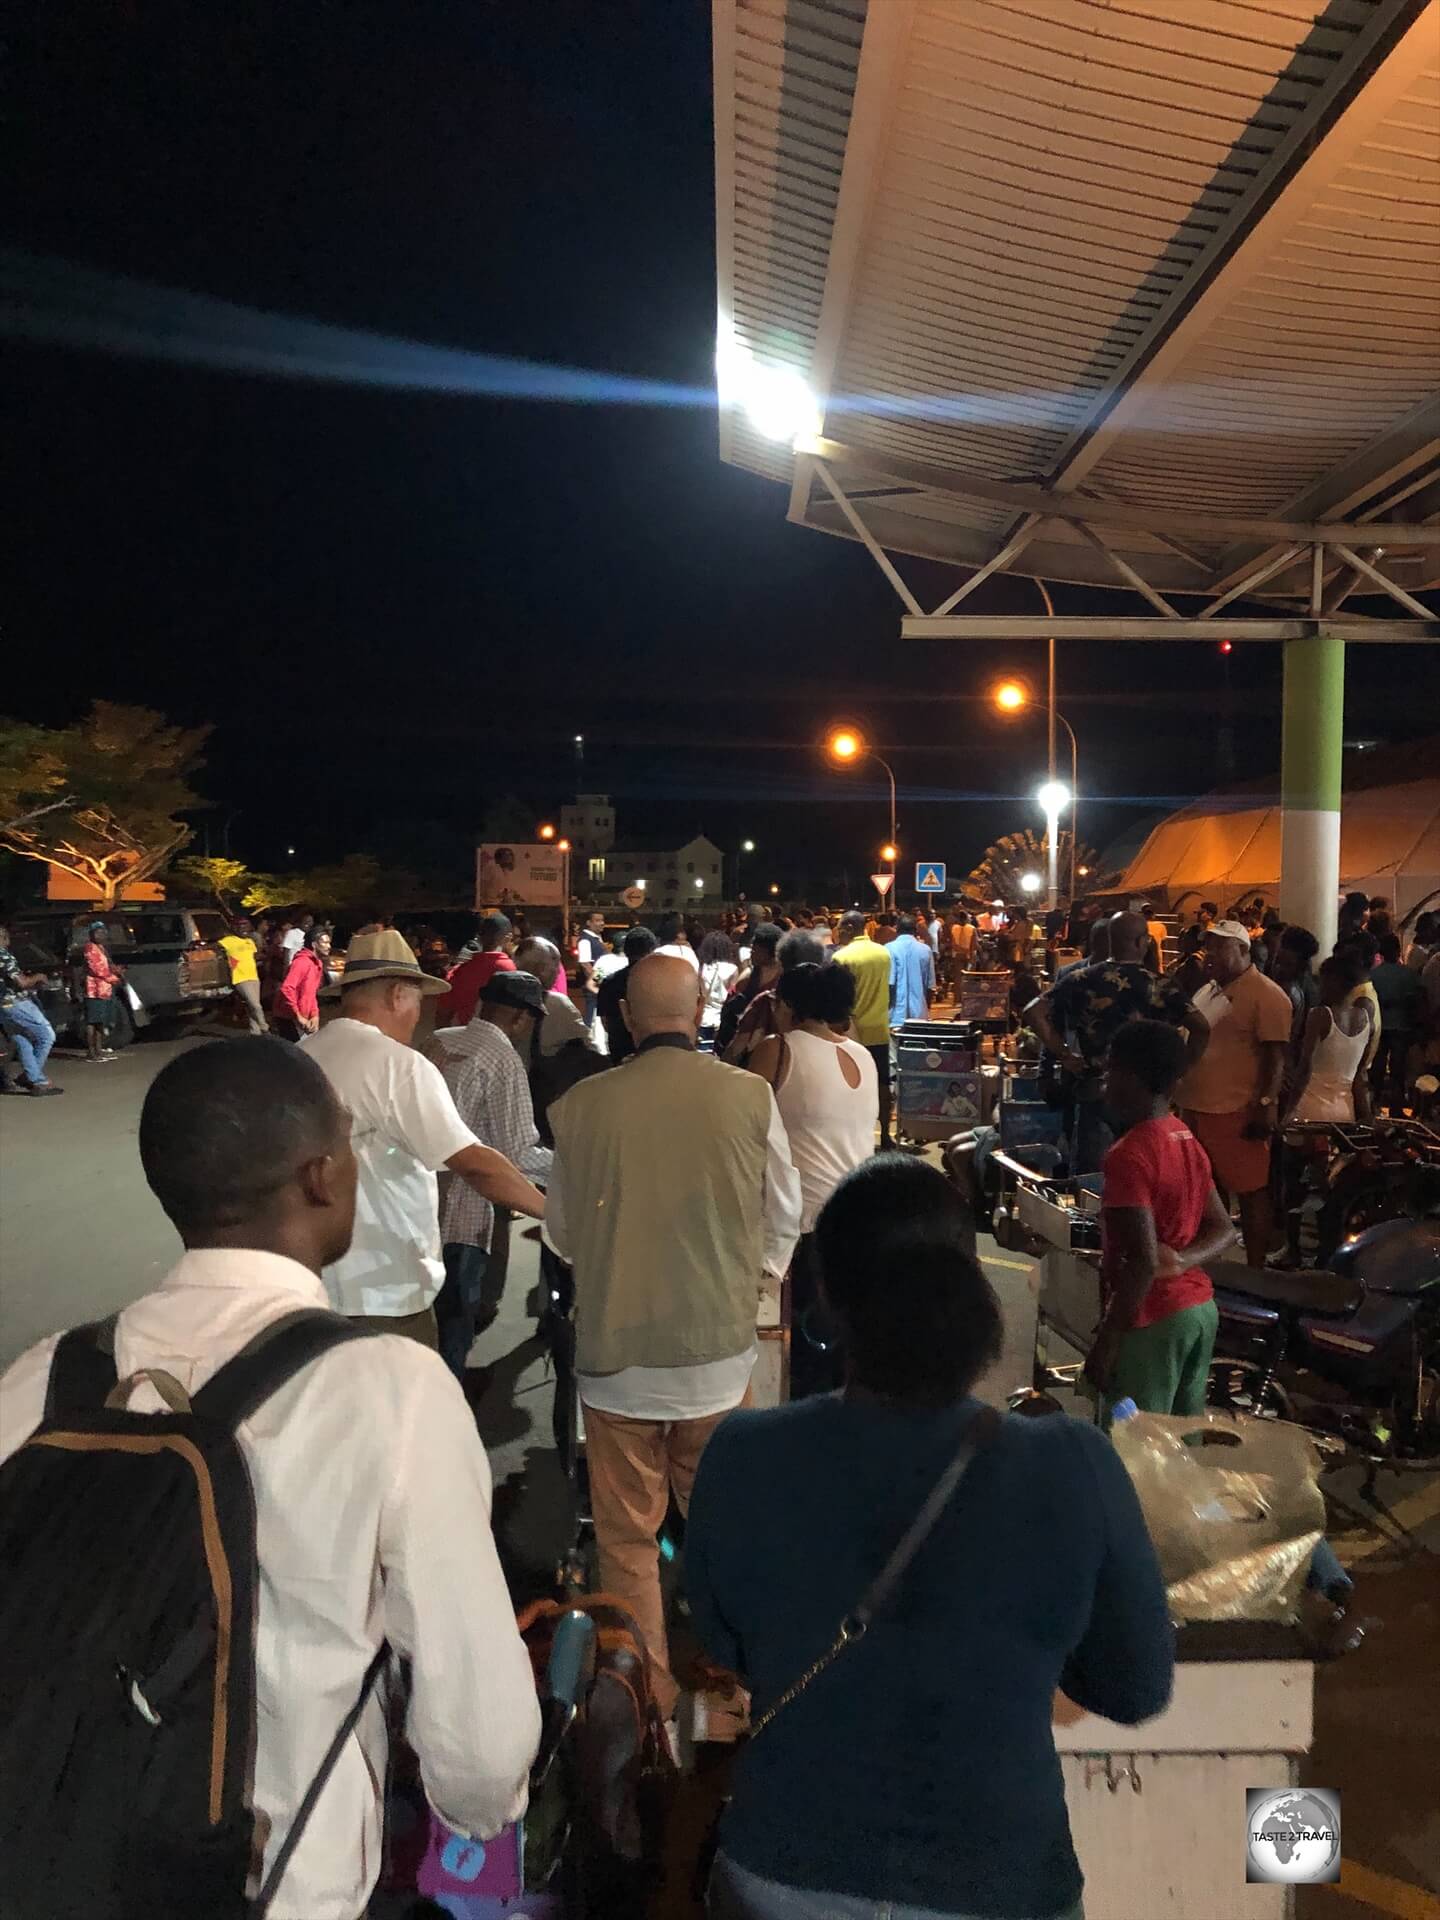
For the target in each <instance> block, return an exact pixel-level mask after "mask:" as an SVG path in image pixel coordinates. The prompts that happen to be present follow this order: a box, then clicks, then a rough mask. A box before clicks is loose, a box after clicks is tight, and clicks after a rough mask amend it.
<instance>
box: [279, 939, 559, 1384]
mask: <svg viewBox="0 0 1440 1920" xmlns="http://www.w3.org/2000/svg"><path fill="white" fill-rule="evenodd" d="M446 990H447V985H446V982H445V981H443V980H436V979H434V978H433V977H432V976H431V975H430V974H428V973H424V972H422V971H421V968H420V964H419V962H418V961H417V960H416V958H415V956H414V954H413V953H412V952H411V951H410V948H409V947H408V946H407V945H406V943H405V941H404V940H403V939H402V938H401V936H400V935H399V934H398V933H396V932H395V931H394V930H393V928H388V927H387V928H383V929H381V930H380V931H379V932H376V933H366V934H357V935H356V936H355V938H354V939H353V940H352V941H351V942H350V949H349V952H348V953H347V954H346V956H345V971H344V973H343V974H342V975H341V977H340V979H339V980H338V981H336V982H335V984H334V985H333V986H329V987H326V988H325V989H324V990H323V993H322V998H324V999H327V1000H328V999H334V998H336V997H337V996H338V998H339V1001H340V1014H339V1018H338V1019H335V1020H332V1021H330V1023H329V1024H328V1025H327V1026H325V1027H322V1028H321V1030H320V1032H319V1033H312V1034H308V1035H307V1036H306V1037H305V1039H304V1040H302V1041H301V1043H300V1044H301V1046H302V1047H303V1048H304V1050H305V1051H306V1052H307V1053H309V1054H310V1055H312V1056H313V1058H314V1059H315V1061H316V1062H317V1064H318V1065H319V1066H321V1067H323V1068H324V1070H325V1073H326V1076H327V1077H328V1079H329V1081H330V1083H331V1085H332V1086H333V1087H334V1089H335V1091H336V1093H337V1094H338V1095H339V1096H340V1099H341V1100H342V1101H343V1103H344V1104H345V1106H346V1107H347V1108H348V1109H349V1112H350V1116H351V1120H352V1122H353V1128H354V1131H353V1140H354V1146H355V1157H356V1160H357V1161H358V1162H359V1168H360V1178H359V1193H358V1198H357V1202H356V1210H355V1237H354V1240H353V1242H352V1243H351V1247H350V1251H349V1252H348V1253H347V1254H345V1255H344V1257H343V1258H342V1259H340V1260H337V1261H336V1262H335V1264H334V1265H333V1266H330V1267H327V1268H326V1269H325V1271H324V1273H323V1274H322V1275H321V1278H322V1279H323V1280H324V1282H325V1289H326V1292H327V1293H328V1294H329V1296H330V1300H331V1303H332V1305H333V1306H335V1307H336V1308H337V1309H338V1311H339V1312H341V1313H344V1314H348V1315H349V1316H350V1317H351V1318H352V1319H355V1320H361V1321H365V1322H368V1323H370V1324H371V1325H373V1326H375V1327H376V1328H377V1329H379V1330H380V1331H381V1332H389V1333H404V1334H408V1335H409V1336H410V1337H411V1338H412V1339H415V1340H420V1341H422V1342H423V1343H424V1344H425V1345H426V1346H428V1347H436V1346H437V1345H438V1339H437V1334H436V1326H435V1297H436V1295H437V1294H438V1293H439V1291H440V1288H441V1285H442V1284H443V1282H444V1279H445V1266H444V1262H443V1260H442V1258H441V1251H440V1218H439V1185H438V1181H437V1179H436V1175H437V1174H438V1172H439V1170H440V1169H441V1168H442V1167H448V1168H449V1169H450V1171H451V1172H452V1173H454V1174H456V1175H457V1176H458V1177H459V1178H460V1179H461V1180H464V1181H466V1182H467V1183H468V1184H469V1185H470V1186H472V1187H474V1189H475V1191H476V1192H477V1193H479V1194H481V1195H483V1196H484V1198H485V1199H487V1200H489V1201H490V1202H491V1203H492V1204H494V1205H498V1206H502V1207H509V1208H510V1209H511V1211H512V1212H515V1213H528V1214H533V1215H534V1216H535V1217H536V1218H537V1219H538V1218H540V1217H541V1216H542V1215H543V1213H544V1211H545V1200H544V1196H543V1195H542V1194H541V1193H540V1191H539V1189H538V1188H537V1187H535V1186H533V1185H532V1184H531V1182H530V1181H529V1180H527V1179H526V1178H525V1176H524V1174H522V1173H521V1172H520V1170H519V1169H518V1168H517V1167H516V1166H514V1165H513V1164H512V1163H511V1162H510V1161H509V1160H507V1159H506V1158H505V1155H504V1154H503V1153H497V1152H496V1151H495V1150H494V1148H493V1147H487V1146H482V1145H481V1143H480V1141H478V1140H477V1139H476V1138H475V1135H474V1134H473V1133H472V1132H471V1131H470V1129H469V1127H467V1126H466V1124H465V1122H464V1121H463V1120H462V1119H461V1118H460V1115H459V1113H458V1112H457V1110H456V1107H455V1102H454V1100H453V1099H452V1097H451V1094H450V1089H449V1088H448V1087H447V1086H446V1084H445V1080H444V1076H443V1075H442V1074H441V1072H440V1069H439V1068H438V1067H437V1066H435V1065H434V1064H433V1062H431V1061H429V1060H427V1059H426V1058H425V1056H424V1055H423V1054H421V1053H417V1052H416V1051H415V1050H414V1048H413V1047H412V1046H411V1044H410V1043H411V1040H412V1039H413V1037H414V1034H415V1028H416V1025H417V1024H418V1022H419V1019H420V1009H421V1006H422V1005H423V1004H424V1001H425V1000H426V998H427V997H429V996H431V995H438V994H443V993H445V992H446Z"/></svg>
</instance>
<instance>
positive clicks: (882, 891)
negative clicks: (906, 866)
mask: <svg viewBox="0 0 1440 1920" xmlns="http://www.w3.org/2000/svg"><path fill="white" fill-rule="evenodd" d="M870 881H871V884H872V886H873V887H874V889H875V891H876V892H877V893H878V894H879V896H880V898H881V899H882V900H883V899H884V898H885V896H886V894H887V893H889V891H890V889H891V887H893V886H894V884H895V876H894V874H893V873H872V874H871V876H870Z"/></svg>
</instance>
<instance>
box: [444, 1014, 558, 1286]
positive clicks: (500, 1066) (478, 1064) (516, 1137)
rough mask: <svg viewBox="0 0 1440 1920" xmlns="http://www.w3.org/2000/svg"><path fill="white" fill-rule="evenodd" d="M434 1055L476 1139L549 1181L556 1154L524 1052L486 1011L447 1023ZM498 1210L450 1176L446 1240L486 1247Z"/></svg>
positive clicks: (533, 1177) (533, 1175) (465, 1182)
mask: <svg viewBox="0 0 1440 1920" xmlns="http://www.w3.org/2000/svg"><path fill="white" fill-rule="evenodd" d="M429 1057H430V1058H431V1059H432V1060H433V1061H434V1062H435V1065H436V1066H437V1067H439V1069H440V1071H441V1073H443V1074H444V1076H445V1084H446V1085H447V1086H448V1087H449V1089H450V1095H451V1098H452V1099H453V1100H454V1102H455V1105H456V1107H457V1108H458V1109H459V1112H460V1117H461V1119H462V1120H463V1121H464V1122H465V1124H466V1126H467V1127H469V1128H470V1130H471V1132H472V1133H473V1134H474V1135H475V1137H476V1138H477V1139H478V1140H480V1141H482V1142H483V1143H484V1145H485V1146H487V1147H494V1149H495V1151H496V1152H497V1153H503V1154H504V1155H505V1156H506V1158H507V1159H509V1160H513V1161H514V1163H515V1165H516V1166H517V1167H519V1169H520V1171H521V1172H522V1173H523V1174H526V1175H528V1177H529V1178H530V1179H531V1180H537V1181H541V1182H543V1181H545V1180H546V1179H547V1178H548V1177H549V1173H550V1161H551V1153H550V1149H549V1148H548V1147H542V1146H541V1144H540V1135H539V1134H538V1133H537V1132H536V1130H535V1109H534V1107H533V1106H532V1104H531V1101H530V1083H529V1081H528V1080H527V1079H526V1077H525V1069H524V1067H522V1066H521V1064H520V1058H519V1055H518V1054H517V1053H516V1051H515V1049H514V1047H512V1046H511V1044H510V1042H509V1041H508V1040H507V1039H506V1038H505V1035H504V1034H503V1033H502V1032H501V1031H500V1029H499V1028H498V1027H497V1026H496V1025H495V1024H494V1023H493V1021H490V1020H486V1019H485V1018H484V1017H483V1016H482V1015H480V1014H476V1016H475V1018H474V1019H473V1020H471V1021H470V1022H469V1024H468V1025H467V1026H463V1027H441V1028H440V1030H439V1032H438V1033H437V1034H436V1035H435V1038H434V1039H433V1040H432V1041H431V1043H430V1047H429ZM494 1222H495V1209H494V1207H492V1206H491V1204H490V1202H489V1201H488V1200H487V1199H485V1197H484V1196H483V1194H479V1193H477V1192H476V1191H475V1189H474V1188H473V1187H472V1186H471V1185H470V1183H469V1181H468V1180H460V1179H457V1178H456V1177H455V1176H453V1175H452V1176H451V1177H450V1181H449V1191H448V1193H446V1194H445V1196H444V1199H443V1202H442V1204H441V1210H440V1238H441V1240H442V1241H444V1242H445V1243H446V1245H458V1246H465V1247H485V1248H487V1249H488V1247H489V1245H490V1230H491V1228H492V1226H493V1225H494Z"/></svg>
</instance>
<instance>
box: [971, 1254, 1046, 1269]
mask: <svg viewBox="0 0 1440 1920" xmlns="http://www.w3.org/2000/svg"><path fill="white" fill-rule="evenodd" d="M980 1264H981V1265H982V1266H986V1267H1008V1268H1009V1269H1010V1271H1011V1272H1012V1273H1029V1271H1030V1269H1031V1267H1032V1266H1033V1265H1034V1262H1033V1261H1030V1260H1002V1259H1001V1258H1000V1256H999V1254H998V1253H982V1254H981V1256H980Z"/></svg>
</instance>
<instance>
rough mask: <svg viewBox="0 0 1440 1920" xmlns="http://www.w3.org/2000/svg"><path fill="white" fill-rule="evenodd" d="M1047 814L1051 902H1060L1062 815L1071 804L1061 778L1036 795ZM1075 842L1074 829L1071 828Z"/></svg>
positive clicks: (1042, 810) (1055, 903) (1056, 904)
mask: <svg viewBox="0 0 1440 1920" xmlns="http://www.w3.org/2000/svg"><path fill="white" fill-rule="evenodd" d="M1035 798H1036V800H1037V801H1038V802H1039V803H1040V811H1041V812H1042V813H1043V814H1044V815H1045V864H1046V877H1047V879H1048V881H1049V895H1048V898H1049V904H1050V906H1051V907H1056V906H1058V905H1059V904H1060V872H1059V869H1060V815H1061V814H1062V813H1063V812H1064V810H1065V808H1066V807H1068V806H1069V805H1070V800H1071V794H1070V789H1069V788H1068V787H1067V786H1066V785H1065V784H1064V782H1063V781H1060V780H1047V781H1046V782H1045V784H1044V786H1043V787H1041V789H1040V791H1039V792H1038V793H1037V794H1036V796H1035ZM1071 844H1072V846H1073V844H1074V829H1073V827H1072V829H1071Z"/></svg>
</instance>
